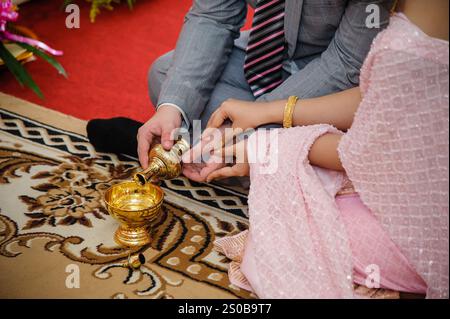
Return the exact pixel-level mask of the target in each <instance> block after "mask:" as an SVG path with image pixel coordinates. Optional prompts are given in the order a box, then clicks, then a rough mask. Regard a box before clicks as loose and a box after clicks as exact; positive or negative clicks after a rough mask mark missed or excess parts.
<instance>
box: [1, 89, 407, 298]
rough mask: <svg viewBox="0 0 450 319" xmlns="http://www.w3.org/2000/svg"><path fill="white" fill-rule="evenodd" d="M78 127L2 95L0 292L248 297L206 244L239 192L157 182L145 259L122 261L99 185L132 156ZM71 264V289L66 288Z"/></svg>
mask: <svg viewBox="0 0 450 319" xmlns="http://www.w3.org/2000/svg"><path fill="white" fill-rule="evenodd" d="M85 126H86V123H85V122H84V121H81V120H78V119H76V118H73V117H69V116H67V115H64V114H62V113H58V112H55V111H52V110H49V109H46V108H42V107H40V106H37V105H35V104H31V103H29V102H25V101H23V100H19V99H17V98H14V97H12V96H9V95H6V94H3V93H0V173H1V174H0V298H255V297H256V296H255V295H253V294H250V293H249V292H246V291H244V290H241V289H239V288H237V287H235V286H233V285H231V284H230V282H229V280H228V276H227V269H228V263H229V260H228V259H226V258H225V257H224V256H222V255H220V254H218V253H217V252H216V251H215V250H213V248H212V242H213V241H214V240H215V239H216V238H220V237H223V236H227V235H234V234H236V233H238V232H240V231H242V230H245V229H247V227H248V220H247V217H246V216H247V206H246V205H247V199H246V196H245V195H244V194H243V193H242V192H240V191H238V190H236V189H230V188H226V187H222V186H216V185H205V184H197V183H194V182H190V181H188V180H187V179H185V178H177V179H174V180H171V181H167V182H165V183H163V185H162V187H163V189H164V191H165V194H166V196H165V203H164V205H163V218H161V221H160V222H159V223H158V225H157V227H156V228H155V230H154V232H153V233H152V236H153V242H152V243H151V244H150V245H149V246H148V247H144V248H143V249H141V250H140V251H139V252H141V253H142V254H143V255H144V256H145V259H146V262H145V264H143V265H142V266H141V268H140V270H130V269H129V268H126V267H123V265H124V263H126V261H127V258H128V254H129V251H127V250H125V249H123V248H121V247H119V246H118V245H117V244H115V243H114V241H113V233H114V231H115V230H116V228H117V226H118V224H117V222H116V221H115V220H114V219H112V217H110V216H109V215H108V213H107V211H106V210H105V208H104V205H103V202H102V192H103V191H104V190H106V189H107V188H108V187H109V186H110V185H112V184H114V183H117V182H120V181H122V180H124V179H129V178H130V176H131V175H132V174H133V172H134V171H135V169H136V168H137V167H138V163H137V162H136V161H135V159H132V158H126V157H118V156H116V155H112V154H106V153H98V152H96V151H95V150H94V148H93V147H92V145H90V144H89V143H88V141H87V138H86V137H85V135H86V132H85ZM133 253H138V251H133ZM74 269H77V270H79V278H80V284H79V288H68V286H69V287H71V284H70V283H71V279H69V278H72V277H71V274H73V271H74ZM68 281H69V283H67V282H68ZM355 289H356V292H357V294H358V295H360V296H362V297H369V298H398V297H399V294H398V293H397V292H392V291H386V290H383V289H372V290H370V289H367V288H364V287H355Z"/></svg>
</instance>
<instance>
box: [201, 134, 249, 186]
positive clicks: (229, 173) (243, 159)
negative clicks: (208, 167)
mask: <svg viewBox="0 0 450 319" xmlns="http://www.w3.org/2000/svg"><path fill="white" fill-rule="evenodd" d="M222 155H223V157H224V158H227V157H231V156H232V157H234V159H235V160H234V163H233V164H232V165H231V166H226V167H223V168H220V169H217V170H215V171H213V172H211V173H210V174H209V175H208V177H207V178H206V181H207V182H208V183H209V182H211V181H213V180H217V179H223V178H228V177H235V176H237V177H242V176H248V175H250V165H249V164H248V156H247V140H246V139H245V140H242V141H240V142H238V143H236V144H231V145H228V146H226V147H224V148H223V149H222Z"/></svg>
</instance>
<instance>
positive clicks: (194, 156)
mask: <svg viewBox="0 0 450 319" xmlns="http://www.w3.org/2000/svg"><path fill="white" fill-rule="evenodd" d="M201 156H202V141H200V142H198V143H197V144H195V145H194V146H193V147H192V148H191V149H190V150H189V151H187V152H186V153H184V154H183V156H182V157H181V159H182V161H183V162H184V163H200V162H201Z"/></svg>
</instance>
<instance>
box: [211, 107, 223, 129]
mask: <svg viewBox="0 0 450 319" xmlns="http://www.w3.org/2000/svg"><path fill="white" fill-rule="evenodd" d="M226 119H228V115H227V113H226V112H225V111H224V110H223V108H222V107H219V108H218V109H217V110H216V111H215V112H214V113H213V114H211V117H210V118H209V120H208V123H207V124H206V127H207V128H219V127H221V126H222V124H223V123H224V122H225V120H226Z"/></svg>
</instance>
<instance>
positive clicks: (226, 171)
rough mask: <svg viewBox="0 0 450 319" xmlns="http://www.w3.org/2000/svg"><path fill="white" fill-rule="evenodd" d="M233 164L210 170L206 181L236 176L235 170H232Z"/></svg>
mask: <svg viewBox="0 0 450 319" xmlns="http://www.w3.org/2000/svg"><path fill="white" fill-rule="evenodd" d="M234 167H235V166H231V167H230V166H226V167H224V168H221V169H218V170H216V171H214V172H211V173H210V174H209V175H208V176H207V178H206V182H208V183H210V182H211V181H213V180H218V179H224V178H228V177H233V176H236V173H235V170H234Z"/></svg>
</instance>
